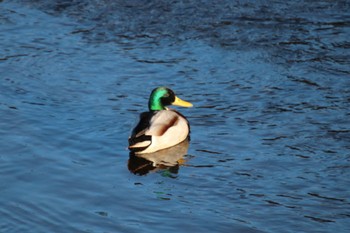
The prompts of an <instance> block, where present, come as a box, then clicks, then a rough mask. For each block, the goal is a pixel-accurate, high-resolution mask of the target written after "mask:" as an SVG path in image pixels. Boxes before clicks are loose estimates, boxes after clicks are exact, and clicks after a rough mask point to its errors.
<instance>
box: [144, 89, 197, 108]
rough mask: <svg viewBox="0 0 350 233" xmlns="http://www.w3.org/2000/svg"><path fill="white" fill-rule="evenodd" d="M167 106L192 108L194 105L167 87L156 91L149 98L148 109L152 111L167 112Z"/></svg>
mask: <svg viewBox="0 0 350 233" xmlns="http://www.w3.org/2000/svg"><path fill="white" fill-rule="evenodd" d="M167 105H177V106H182V107H192V104H191V103H189V102H187V101H184V100H181V99H180V98H179V97H177V96H176V95H175V93H174V92H173V91H172V90H170V89H169V88H166V87H158V88H156V89H154V90H153V91H152V93H151V96H150V97H149V102H148V108H149V110H150V111H159V110H165V109H166V107H165V106H167Z"/></svg>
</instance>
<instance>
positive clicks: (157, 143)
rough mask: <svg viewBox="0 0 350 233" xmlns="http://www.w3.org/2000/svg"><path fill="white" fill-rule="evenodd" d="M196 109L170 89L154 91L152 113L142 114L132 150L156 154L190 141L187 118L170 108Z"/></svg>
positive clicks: (134, 130)
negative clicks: (171, 106) (172, 106)
mask: <svg viewBox="0 0 350 233" xmlns="http://www.w3.org/2000/svg"><path fill="white" fill-rule="evenodd" d="M169 105H175V106H182V107H187V108H188V107H192V106H193V105H192V103H190V102H187V101H185V100H182V99H180V98H179V97H177V96H176V95H175V93H174V91H173V90H171V89H169V88H167V87H157V88H155V89H153V91H152V92H151V95H150V97H149V101H148V109H149V111H148V112H143V113H141V114H140V119H139V122H138V124H137V125H136V126H135V128H134V129H133V130H132V133H131V136H130V137H129V140H128V141H129V147H128V148H129V150H130V151H131V152H132V153H134V154H136V155H137V154H146V153H154V152H157V151H160V150H163V149H166V148H169V147H172V146H175V145H177V144H179V143H181V142H183V141H185V140H186V139H189V134H190V124H189V122H188V120H187V119H186V117H185V116H184V115H182V114H181V113H179V112H178V111H176V110H174V109H170V108H168V107H167V106H169Z"/></svg>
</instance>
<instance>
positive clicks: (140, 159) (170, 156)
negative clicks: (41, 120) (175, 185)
mask: <svg viewBox="0 0 350 233" xmlns="http://www.w3.org/2000/svg"><path fill="white" fill-rule="evenodd" d="M188 147H189V140H188V139H186V140H185V141H183V142H181V143H179V144H177V145H175V146H173V147H170V148H167V149H163V150H160V151H157V152H154V153H147V154H137V155H136V154H135V153H133V152H130V154H129V161H128V169H129V171H131V172H132V173H134V174H137V175H146V174H147V173H149V172H150V171H152V172H155V171H159V170H168V171H169V172H171V173H175V174H176V173H178V171H179V167H180V165H181V164H184V162H185V160H184V156H185V155H186V154H187V151H188Z"/></svg>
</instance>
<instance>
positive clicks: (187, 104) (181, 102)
mask: <svg viewBox="0 0 350 233" xmlns="http://www.w3.org/2000/svg"><path fill="white" fill-rule="evenodd" d="M172 105H176V106H181V107H186V108H189V107H192V106H193V104H191V103H190V102H187V101H184V100H182V99H180V98H179V97H177V96H175V101H174V102H173V103H172Z"/></svg>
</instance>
